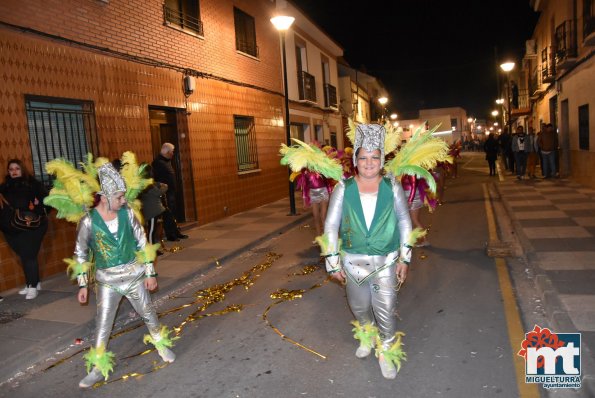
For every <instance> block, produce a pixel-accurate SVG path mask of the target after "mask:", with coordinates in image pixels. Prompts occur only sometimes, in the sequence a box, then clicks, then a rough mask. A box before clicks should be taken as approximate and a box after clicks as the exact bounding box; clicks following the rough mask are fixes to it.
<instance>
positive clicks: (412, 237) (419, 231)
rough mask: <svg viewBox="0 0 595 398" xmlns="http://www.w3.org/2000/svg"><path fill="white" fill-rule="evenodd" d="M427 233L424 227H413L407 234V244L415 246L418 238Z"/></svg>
mask: <svg viewBox="0 0 595 398" xmlns="http://www.w3.org/2000/svg"><path fill="white" fill-rule="evenodd" d="M427 234H428V230H427V229H424V228H415V229H414V230H412V231H411V233H410V234H409V238H407V244H408V245H409V246H411V247H413V246H415V244H416V243H417V241H418V240H420V239H421V238H423V237H424V236H426V235H427Z"/></svg>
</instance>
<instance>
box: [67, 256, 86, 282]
mask: <svg viewBox="0 0 595 398" xmlns="http://www.w3.org/2000/svg"><path fill="white" fill-rule="evenodd" d="M62 261H64V262H65V263H66V264H68V267H66V273H67V274H69V275H70V279H76V277H77V276H79V275H80V274H84V273H88V272H89V270H90V269H91V267H92V266H93V263H91V262H89V261H85V262H84V263H79V262H78V261H76V259H74V258H65V259H64V260H62Z"/></svg>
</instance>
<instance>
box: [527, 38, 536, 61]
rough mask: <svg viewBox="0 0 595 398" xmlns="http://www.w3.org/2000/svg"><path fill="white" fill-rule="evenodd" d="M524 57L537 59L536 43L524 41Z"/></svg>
mask: <svg viewBox="0 0 595 398" xmlns="http://www.w3.org/2000/svg"><path fill="white" fill-rule="evenodd" d="M525 56H527V57H537V43H536V42H535V40H527V41H525Z"/></svg>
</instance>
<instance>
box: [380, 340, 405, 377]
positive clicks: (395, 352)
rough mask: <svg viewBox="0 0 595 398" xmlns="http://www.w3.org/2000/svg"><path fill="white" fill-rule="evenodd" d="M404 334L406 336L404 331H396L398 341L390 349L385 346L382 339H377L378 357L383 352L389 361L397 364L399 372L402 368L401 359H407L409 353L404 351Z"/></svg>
mask: <svg viewBox="0 0 595 398" xmlns="http://www.w3.org/2000/svg"><path fill="white" fill-rule="evenodd" d="M403 336H405V333H403V332H397V333H395V337H396V341H395V342H394V343H393V344H392V345H391V346H390V347H389V348H388V349H385V348H384V346H383V345H382V341H380V339H378V340H377V341H376V357H378V356H379V355H380V354H382V355H383V356H384V359H385V360H386V361H387V362H392V363H393V364H394V365H395V366H396V368H397V372H398V371H399V370H401V361H406V360H407V354H406V353H405V351H403V342H402V338H403Z"/></svg>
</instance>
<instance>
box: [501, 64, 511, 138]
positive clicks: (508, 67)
mask: <svg viewBox="0 0 595 398" xmlns="http://www.w3.org/2000/svg"><path fill="white" fill-rule="evenodd" d="M500 68H501V69H502V70H503V71H504V73H506V97H507V98H508V102H507V103H508V109H507V114H508V118H507V120H506V125H507V126H508V134H512V123H511V120H510V71H511V70H513V69H514V62H510V61H509V62H504V63H503V64H501V65H500Z"/></svg>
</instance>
